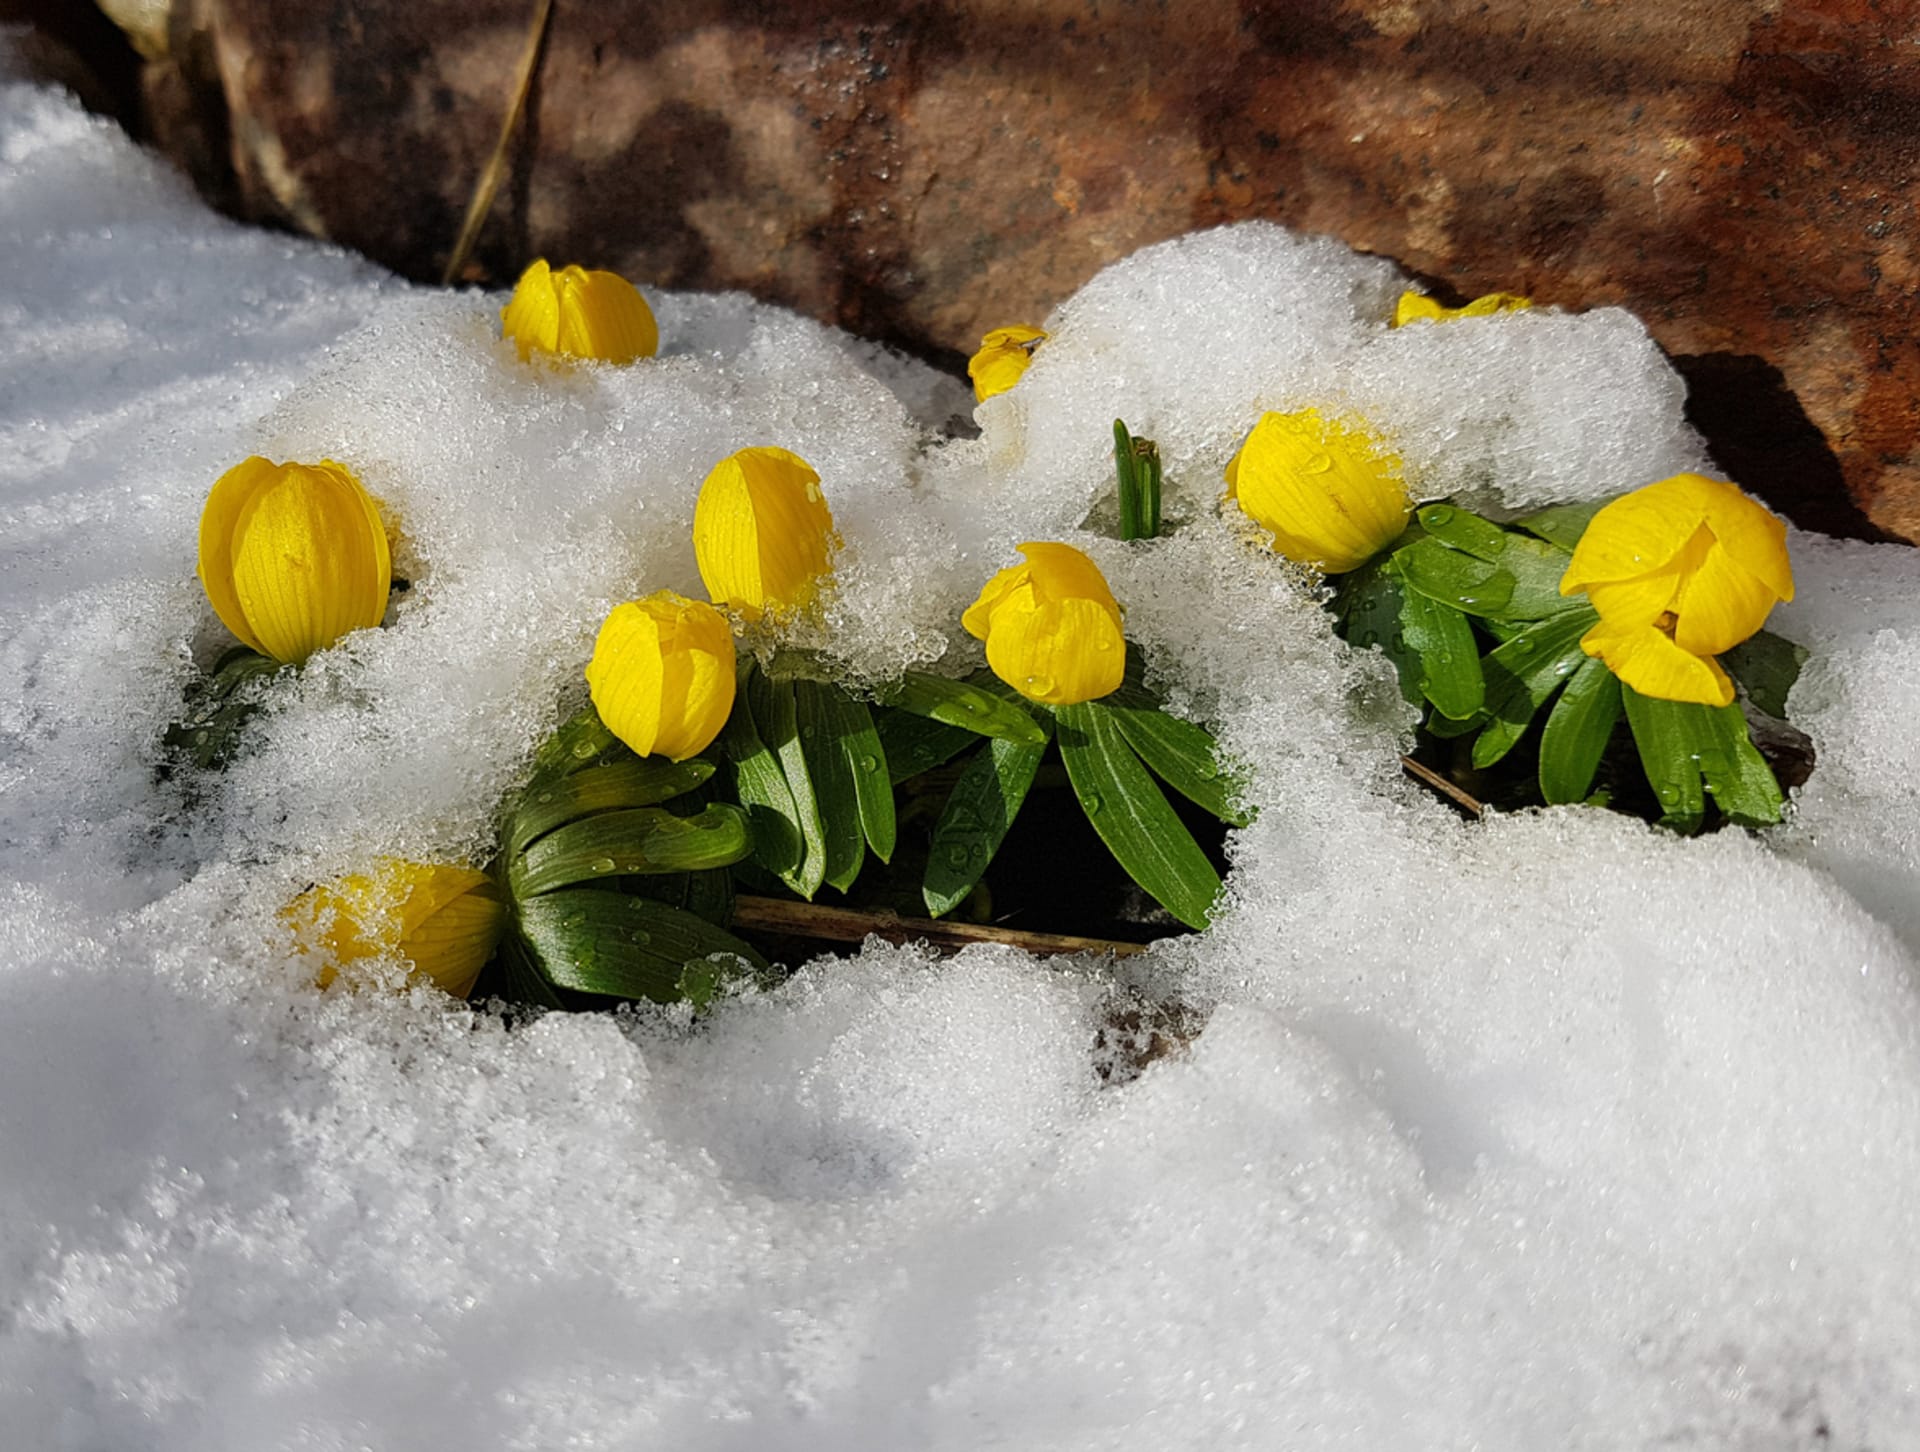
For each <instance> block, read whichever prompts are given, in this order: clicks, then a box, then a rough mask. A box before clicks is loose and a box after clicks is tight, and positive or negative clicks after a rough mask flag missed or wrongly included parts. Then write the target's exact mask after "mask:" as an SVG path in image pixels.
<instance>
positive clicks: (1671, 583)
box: [1560, 474, 1793, 706]
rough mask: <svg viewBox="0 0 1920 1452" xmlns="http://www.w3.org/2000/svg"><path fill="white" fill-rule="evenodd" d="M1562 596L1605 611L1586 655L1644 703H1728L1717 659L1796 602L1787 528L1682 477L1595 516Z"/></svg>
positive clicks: (1696, 478) (1719, 486) (1745, 502)
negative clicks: (1778, 605)
mask: <svg viewBox="0 0 1920 1452" xmlns="http://www.w3.org/2000/svg"><path fill="white" fill-rule="evenodd" d="M1560 593H1561V594H1562V595H1575V594H1581V593H1584V594H1585V595H1586V597H1587V599H1588V601H1589V602H1590V603H1591V604H1592V605H1593V608H1594V609H1595V610H1598V611H1599V612H1600V623H1599V624H1598V625H1596V626H1594V627H1593V629H1591V630H1589V631H1588V632H1587V633H1586V635H1585V637H1584V638H1583V639H1582V640H1581V642H1580V647H1581V649H1583V650H1584V651H1586V653H1587V654H1588V655H1597V656H1599V657H1600V658H1601V659H1602V660H1604V661H1605V662H1606V663H1607V666H1608V668H1609V669H1611V670H1612V671H1613V673H1614V674H1615V675H1616V676H1618V677H1620V679H1621V680H1622V681H1624V682H1626V684H1628V685H1629V686H1632V687H1633V688H1634V689H1635V690H1636V691H1638V692H1640V694H1641V695H1643V696H1657V697H1660V698H1661V699H1663V700H1668V701H1696V702H1699V703H1700V704H1702V705H1708V706H1724V705H1727V704H1728V703H1729V702H1731V701H1732V700H1733V682H1732V681H1731V680H1729V679H1728V678H1727V673H1726V672H1725V671H1724V670H1722V669H1721V668H1720V663H1719V662H1718V661H1716V660H1714V659H1713V657H1714V656H1716V655H1718V654H1720V652H1721V651H1723V650H1730V649H1732V648H1733V647H1734V646H1736V645H1738V644H1739V643H1740V642H1741V641H1743V640H1745V639H1746V638H1747V637H1748V636H1750V635H1752V634H1753V633H1754V631H1756V630H1758V629H1759V628H1760V627H1761V626H1762V625H1764V624H1765V623H1766V619H1767V615H1768V614H1769V613H1770V612H1771V611H1772V609H1773V607H1774V603H1775V602H1776V601H1780V600H1791V599H1792V598H1793V564H1792V562H1791V561H1790V560H1788V558H1787V527H1786V525H1785V524H1783V523H1782V522H1781V521H1780V519H1779V518H1778V517H1776V516H1775V515H1774V514H1772V513H1771V512H1770V511H1768V510H1767V509H1765V508H1764V507H1762V506H1761V505H1759V504H1756V503H1755V502H1754V501H1753V500H1751V499H1749V498H1748V497H1747V496H1746V495H1745V494H1743V493H1741V492H1740V490H1739V489H1738V488H1737V487H1735V486H1734V485H1732V484H1727V483H1723V482H1722V481H1720V480H1718V479H1708V478H1705V477H1703V476H1701V475H1699V474H1675V475H1674V476H1673V477H1672V478H1671V479H1662V480H1661V481H1660V482H1659V483H1658V484H1649V485H1647V486H1646V488H1644V489H1636V490H1634V491H1633V493H1631V494H1627V495H1623V496H1622V497H1621V498H1619V499H1616V500H1614V501H1613V503H1611V504H1609V505H1608V506H1607V507H1606V508H1604V509H1602V510H1601V511H1600V512H1599V513H1598V514H1596V515H1594V517H1593V519H1592V521H1591V522H1590V523H1589V524H1588V525H1587V528H1586V532H1585V533H1584V534H1582V535H1581V536H1580V543H1579V544H1578V545H1577V546H1576V547H1575V548H1574V551H1573V562H1572V563H1571V564H1570V565H1569V566H1568V567H1567V573H1566V574H1565V575H1564V576H1562V577H1561V580H1560Z"/></svg>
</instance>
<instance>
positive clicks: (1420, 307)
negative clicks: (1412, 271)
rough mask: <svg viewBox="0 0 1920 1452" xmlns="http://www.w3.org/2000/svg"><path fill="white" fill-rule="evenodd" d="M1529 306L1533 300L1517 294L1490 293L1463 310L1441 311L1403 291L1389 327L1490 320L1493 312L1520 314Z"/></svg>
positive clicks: (1433, 305) (1460, 308)
mask: <svg viewBox="0 0 1920 1452" xmlns="http://www.w3.org/2000/svg"><path fill="white" fill-rule="evenodd" d="M1532 306H1533V299H1532V298H1527V297H1521V296H1520V294H1519V293H1517V292H1490V293H1488V294H1487V295H1486V296H1485V297H1477V298H1475V299H1474V300H1473V301H1472V302H1470V303H1468V304H1467V305H1466V306H1465V307H1458V308H1443V307H1441V306H1440V304H1439V303H1437V302H1435V301H1434V300H1433V299H1432V298H1430V297H1426V296H1424V295H1422V294H1420V293H1417V292H1403V293H1401V294H1400V301H1399V302H1397V303H1395V304H1394V305H1393V326H1394V327H1396V328H1404V327H1405V326H1406V325H1407V324H1408V323H1421V322H1426V323H1450V322H1452V321H1453V320H1454V319H1456V318H1490V317H1492V316H1493V315H1494V314H1495V313H1521V312H1525V311H1526V310H1527V309H1528V308H1530V307H1532Z"/></svg>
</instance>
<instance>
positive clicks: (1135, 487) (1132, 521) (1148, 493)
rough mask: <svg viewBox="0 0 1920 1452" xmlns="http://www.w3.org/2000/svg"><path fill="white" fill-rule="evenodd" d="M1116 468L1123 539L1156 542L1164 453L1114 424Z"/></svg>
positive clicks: (1119, 425) (1118, 423) (1158, 531)
mask: <svg viewBox="0 0 1920 1452" xmlns="http://www.w3.org/2000/svg"><path fill="white" fill-rule="evenodd" d="M1113 467H1114V475H1115V478H1116V479H1117V481H1118V483H1119V492H1120V538H1121V539H1123V540H1132V539H1152V538H1154V536H1156V535H1157V534H1159V533H1160V450H1159V448H1158V447H1157V446H1156V445H1155V444H1154V442H1153V440H1152V439H1137V438H1135V437H1133V435H1132V434H1130V433H1128V432H1127V426H1126V424H1124V423H1122V422H1121V421H1120V420H1119V419H1115V420H1114V421H1113Z"/></svg>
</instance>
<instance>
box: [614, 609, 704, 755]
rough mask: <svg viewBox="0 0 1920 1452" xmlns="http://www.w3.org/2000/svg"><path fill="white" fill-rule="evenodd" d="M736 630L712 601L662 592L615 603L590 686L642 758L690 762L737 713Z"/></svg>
mask: <svg viewBox="0 0 1920 1452" xmlns="http://www.w3.org/2000/svg"><path fill="white" fill-rule="evenodd" d="M733 681H734V678H733V631H732V630H731V629H730V628H729V627H728V625H727V619H726V617H725V616H724V615H722V614H721V613H720V612H719V611H718V610H715V609H714V608H713V607H712V606H711V605H708V604H706V603H704V602H703V601H699V600H689V599H687V598H686V597H685V596H684V595H676V594H674V593H673V591H671V590H662V591H660V592H659V593H657V594H654V595H649V596H647V598H646V599H644V600H632V601H629V602H628V603H627V604H625V605H616V606H614V608H613V612H612V613H611V614H610V615H608V616H607V619H606V623H605V624H603V625H602V626H601V627H600V638H599V639H598V640H596V641H595V642H594V645H593V660H592V661H591V662H590V663H589V664H588V666H587V688H588V689H589V690H590V691H591V692H592V693H593V704H594V708H595V709H596V710H598V711H599V712H600V719H601V720H602V721H604V722H605V723H606V726H607V729H608V730H609V731H611V732H612V733H613V734H614V735H615V736H618V737H619V738H620V739H621V740H622V741H624V742H626V743H627V745H628V746H630V747H632V748H633V749H634V751H635V752H637V753H638V754H639V755H641V756H667V757H671V758H673V760H675V761H685V760H686V759H687V758H688V757H689V756H693V755H696V754H697V753H699V752H701V751H704V750H705V749H706V747H707V744H708V743H709V742H711V741H712V740H713V738H714V737H716V736H718V735H719V734H720V728H721V727H722V726H725V725H726V724H727V716H728V714H729V713H730V712H731V711H732V710H733Z"/></svg>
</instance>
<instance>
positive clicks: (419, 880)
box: [284, 857, 507, 998]
mask: <svg viewBox="0 0 1920 1452" xmlns="http://www.w3.org/2000/svg"><path fill="white" fill-rule="evenodd" d="M284 915H285V917H286V918H287V920H288V922H289V923H290V924H291V925H292V927H293V928H294V931H295V933H296V934H297V935H298V937H299V938H300V939H301V941H302V943H303V944H304V946H305V947H306V948H307V949H308V951H310V952H317V953H321V954H324V955H325V957H326V960H327V961H326V964H325V966H324V967H322V968H321V970H320V972H319V975H318V978H319V982H320V986H321V987H323V988H324V987H326V985H327V984H329V983H331V982H332V981H333V979H334V977H335V975H336V974H337V973H338V972H339V971H341V970H342V969H348V970H350V969H351V968H352V966H353V965H354V964H356V963H362V962H365V961H367V960H369V959H373V958H382V957H389V956H394V957H400V958H405V959H406V960H407V961H408V962H409V963H411V964H412V967H413V977H414V979H415V980H425V981H428V982H431V983H433V984H434V985H435V986H436V987H439V988H443V989H445V990H446V991H447V992H448V993H451V994H453V995H454V996H455V997H456V998H465V997H466V996H467V994H469V993H470V992H472V991H473V985H474V980H475V979H477V978H478V977H479V976H480V970H481V968H483V967H484V966H485V965H486V961H487V959H489V958H491V957H492V956H493V950H494V948H495V947H496V946H497V945H498V943H499V941H500V934H501V932H502V931H503V930H504V929H505V927H506V921H507V905H506V899H505V898H504V897H503V896H502V895H501V892H500V888H499V886H498V885H497V884H496V883H495V882H494V880H493V879H492V878H491V877H488V876H487V874H486V873H484V872H476V871H475V870H474V869H472V868H471V867H451V866H447V865H445V864H442V863H425V862H407V861H404V860H402V859H400V858H397V857H389V858H386V859H384V860H383V861H381V862H380V863H379V864H378V865H377V866H376V867H375V868H374V870H373V871H372V872H370V873H354V874H352V875H351V876H348V877H342V878H339V879H338V880H336V881H334V882H330V883H325V884H323V885H321V886H319V887H313V888H309V889H308V890H307V891H306V892H304V893H302V894H301V895H300V896H299V897H297V898H295V899H294V900H293V902H292V903H290V904H289V905H288V906H287V908H286V910H285V914H284Z"/></svg>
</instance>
